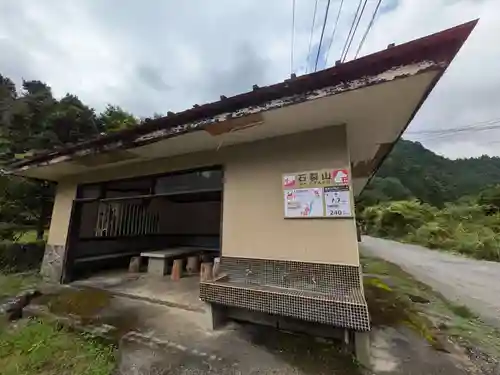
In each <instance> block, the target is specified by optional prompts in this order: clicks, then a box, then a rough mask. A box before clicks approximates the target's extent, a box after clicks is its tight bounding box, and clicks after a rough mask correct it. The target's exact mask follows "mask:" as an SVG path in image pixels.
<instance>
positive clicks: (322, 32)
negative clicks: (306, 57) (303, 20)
mask: <svg viewBox="0 0 500 375" xmlns="http://www.w3.org/2000/svg"><path fill="white" fill-rule="evenodd" d="M329 9H330V0H328V2H327V3H326V10H325V19H324V20H323V28H322V29H321V37H320V39H319V45H318V53H317V54H316V63H315V64H314V71H316V70H318V61H319V53H320V51H321V43H323V36H324V35H325V27H326V21H327V20H328V10H329Z"/></svg>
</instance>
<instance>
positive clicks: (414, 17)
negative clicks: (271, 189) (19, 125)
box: [0, 0, 500, 158]
mask: <svg viewBox="0 0 500 375" xmlns="http://www.w3.org/2000/svg"><path fill="white" fill-rule="evenodd" d="M326 3H327V0H318V13H317V22H316V27H315V32H314V34H313V39H312V40H313V42H312V48H311V52H312V53H311V54H310V55H312V56H313V58H312V59H309V62H312V65H314V60H315V57H316V51H317V46H318V41H319V37H320V33H321V26H322V23H323V17H324V11H325V7H326ZM339 3H340V0H332V1H331V5H330V14H329V19H328V23H327V27H326V30H325V40H324V43H323V48H322V53H321V54H320V59H319V68H323V67H325V66H330V65H332V64H333V63H334V61H335V60H337V59H338V58H339V56H340V51H341V49H342V45H343V41H344V40H345V38H346V36H347V32H348V30H349V27H350V24H351V22H352V17H353V15H354V12H355V10H356V6H357V4H358V1H357V0H345V1H344V3H345V4H344V9H343V12H342V13H341V18H340V22H339V28H338V30H337V32H336V34H335V38H334V39H333V43H332V45H331V49H330V52H329V54H328V55H327V54H326V51H327V49H328V45H329V42H330V35H331V32H332V28H333V25H334V21H335V17H336V15H337V10H338V6H339ZM376 3H377V0H368V5H367V8H366V11H365V16H364V18H363V19H362V20H361V22H360V27H359V31H358V33H357V35H356V38H355V39H354V41H353V44H352V47H351V53H350V54H349V56H348V59H351V58H353V57H354V54H355V51H356V49H357V46H358V43H359V39H360V37H361V35H362V34H363V32H364V30H365V28H366V25H367V23H368V21H369V18H370V16H371V14H372V11H373V9H374V7H375V5H376ZM291 4H292V0H267V1H264V0H237V1H236V0H210V1H208V0H205V1H202V0H197V1H196V0H183V1H179V0H149V1H143V2H139V1H135V0H120V1H118V0H80V1H71V0H66V1H60V0H44V1H30V0H0V72H1V73H2V74H3V75H6V76H9V77H10V78H11V79H13V80H14V81H15V82H16V83H19V82H21V80H22V79H23V78H24V79H39V80H42V81H45V82H46V83H48V84H49V85H50V86H51V87H52V89H53V91H54V94H55V95H56V96H62V95H64V94H65V93H66V92H70V93H73V94H76V95H78V96H79V97H80V99H82V100H83V101H84V102H85V103H87V104H89V105H91V106H93V107H94V108H95V109H96V110H98V111H100V110H102V109H103V108H104V106H105V105H106V104H107V103H111V104H118V105H120V106H122V107H123V108H124V109H126V110H128V111H130V112H132V113H134V114H135V115H137V116H143V117H146V116H151V115H152V114H153V113H154V112H160V113H166V112H167V111H169V110H172V111H180V110H182V109H186V108H190V107H191V106H192V105H193V104H195V103H198V104H202V103H205V102H208V101H213V100H217V99H218V98H219V95H221V94H224V95H226V96H229V95H233V94H236V93H240V92H245V91H248V90H250V89H251V87H252V85H253V84H259V85H267V84H272V83H276V82H279V81H283V80H284V79H285V78H287V77H288V76H289V75H290V46H291V43H290V39H291V38H290V35H291V20H292V6H291ZM314 4H315V0H296V21H295V44H294V46H295V48H294V50H295V51H294V52H295V53H294V70H295V71H296V73H297V74H304V73H305V71H306V69H308V63H307V61H308V53H309V39H310V30H311V24H312V17H313V9H314ZM498 14H500V1H499V0H382V6H381V10H380V12H379V15H378V17H377V20H376V23H375V25H374V27H373V29H372V30H371V32H370V34H369V36H368V38H367V40H366V43H365V44H364V47H363V49H362V51H361V53H360V54H361V55H364V54H367V53H371V52H375V51H377V50H380V49H384V48H385V47H386V46H387V44H389V43H392V42H394V43H396V44H399V43H403V42H406V41H409V40H412V39H415V38H418V37H421V36H425V35H427V34H430V33H434V32H437V31H440V30H442V29H445V28H448V27H452V26H454V25H456V24H459V23H463V22H466V21H469V20H472V19H475V18H478V17H480V18H481V20H480V22H479V25H478V27H477V28H476V30H475V31H474V32H473V35H472V36H471V37H470V38H469V41H468V42H467V43H466V45H465V46H464V48H463V49H462V51H461V52H460V53H459V55H458V56H457V58H456V59H455V61H454V62H453V64H452V66H451V67H450V68H449V70H448V71H447V73H446V74H445V76H444V77H443V78H442V79H441V81H440V83H439V84H438V86H437V87H436V89H435V90H434V92H433V93H432V95H431V96H430V97H429V99H428V100H427V102H426V104H425V105H424V107H423V108H422V109H421V111H420V112H419V114H418V116H417V117H416V118H415V120H414V121H413V123H412V124H411V126H410V127H409V128H408V134H407V138H409V139H413V140H419V141H422V143H424V145H426V146H427V147H429V148H431V149H432V150H434V151H435V152H438V153H441V154H444V155H446V156H448V157H452V158H457V157H467V156H480V155H482V154H489V155H500V129H493V130H481V131H474V132H463V133H455V134H454V135H450V134H445V135H442V134H441V135H436V134H422V133H420V134H419V133H418V132H422V131H428V130H436V129H446V128H454V127H459V126H465V125H469V124H476V123H478V122H481V121H489V120H495V119H500V73H498V72H499V71H500V69H499V61H500V43H499V42H498V36H499V35H500V22H498ZM310 68H311V64H309V70H310ZM494 126H497V124H495V125H494ZM498 126H500V124H498ZM479 127H481V126H479ZM412 132H417V133H416V134H411V133H412Z"/></svg>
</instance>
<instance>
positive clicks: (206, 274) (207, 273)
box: [200, 262, 213, 281]
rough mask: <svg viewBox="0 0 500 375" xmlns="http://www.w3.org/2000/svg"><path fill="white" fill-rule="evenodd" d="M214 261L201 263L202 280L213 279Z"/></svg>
mask: <svg viewBox="0 0 500 375" xmlns="http://www.w3.org/2000/svg"><path fill="white" fill-rule="evenodd" d="M212 270H213V263H208V262H206V263H202V264H201V272H200V280H201V281H210V280H212V279H213V276H212Z"/></svg>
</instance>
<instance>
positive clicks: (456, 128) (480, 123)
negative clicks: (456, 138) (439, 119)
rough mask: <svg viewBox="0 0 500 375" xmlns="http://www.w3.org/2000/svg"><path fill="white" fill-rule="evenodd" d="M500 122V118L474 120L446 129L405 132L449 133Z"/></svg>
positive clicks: (410, 132)
mask: <svg viewBox="0 0 500 375" xmlns="http://www.w3.org/2000/svg"><path fill="white" fill-rule="evenodd" d="M498 122H500V118H493V119H489V120H483V121H476V122H472V123H469V124H465V125H460V126H454V127H451V128H446V129H436V130H417V131H408V132H405V134H423V135H427V134H441V133H449V132H454V131H457V130H464V129H471V128H478V127H479V126H480V125H492V124H496V123H498Z"/></svg>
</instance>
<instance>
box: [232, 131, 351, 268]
mask: <svg viewBox="0 0 500 375" xmlns="http://www.w3.org/2000/svg"><path fill="white" fill-rule="evenodd" d="M346 145H347V142H346V135H345V129H344V127H341V126H337V127H331V128H326V129H323V130H318V131H312V132H307V133H299V134H295V135H291V136H287V137H285V138H275V139H270V140H266V141H262V142H258V143H254V144H253V145H251V144H248V145H245V146H241V147H239V148H235V149H234V151H233V153H232V157H231V158H230V159H229V160H228V162H227V163H226V164H225V184H224V211H223V229H222V233H223V238H222V252H223V255H224V256H234V257H246V258H261V259H280V260H296V261H306V262H319V263H339V264H350V265H358V264H359V257H358V247H357V240H356V226H355V221H354V220H353V219H284V197H283V193H282V189H281V184H282V174H284V173H293V172H301V171H308V170H314V169H322V168H348V167H349V158H348V152H347V146H346Z"/></svg>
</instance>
